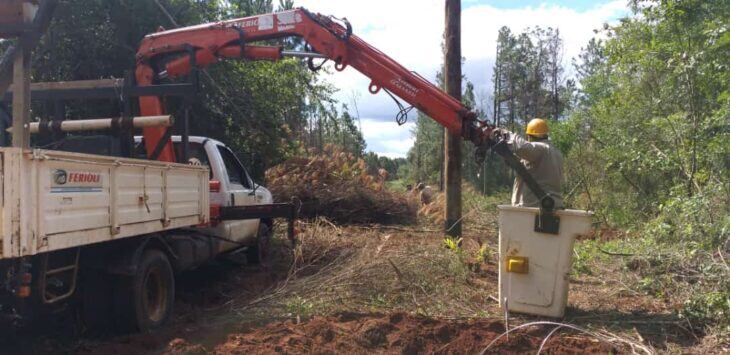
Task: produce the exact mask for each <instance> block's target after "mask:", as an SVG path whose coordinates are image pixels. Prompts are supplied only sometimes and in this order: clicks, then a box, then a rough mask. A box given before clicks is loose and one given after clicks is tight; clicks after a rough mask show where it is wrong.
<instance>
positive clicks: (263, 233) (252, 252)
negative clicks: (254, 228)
mask: <svg viewBox="0 0 730 355" xmlns="http://www.w3.org/2000/svg"><path fill="white" fill-rule="evenodd" d="M272 234H273V230H272V229H271V227H269V225H268V224H266V223H263V222H261V223H260V224H259V231H258V234H257V235H256V245H255V246H252V247H250V248H249V249H248V250H246V260H248V261H249V262H250V263H252V264H257V265H259V266H261V268H263V269H268V268H269V267H270V266H271V235H272Z"/></svg>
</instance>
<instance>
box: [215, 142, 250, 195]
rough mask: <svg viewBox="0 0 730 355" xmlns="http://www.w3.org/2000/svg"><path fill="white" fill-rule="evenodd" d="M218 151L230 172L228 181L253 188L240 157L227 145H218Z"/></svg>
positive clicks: (227, 170)
mask: <svg viewBox="0 0 730 355" xmlns="http://www.w3.org/2000/svg"><path fill="white" fill-rule="evenodd" d="M218 151H219V152H220V153H221V158H222V159H223V164H224V165H225V166H226V172H227V173H228V181H230V183H231V184H239V185H242V186H243V187H244V188H247V189H251V188H253V186H251V180H250V179H249V178H248V174H247V173H246V169H244V168H243V165H241V162H239V161H238V158H236V156H235V155H234V154H233V153H232V152H231V151H230V150H229V149H228V148H226V147H222V146H218Z"/></svg>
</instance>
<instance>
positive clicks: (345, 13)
mask: <svg viewBox="0 0 730 355" xmlns="http://www.w3.org/2000/svg"><path fill="white" fill-rule="evenodd" d="M295 3H296V6H303V7H305V8H307V9H308V10H310V11H313V12H320V13H322V14H325V15H334V16H336V17H340V18H341V17H346V18H347V19H348V20H349V21H350V22H351V23H352V25H353V32H354V33H355V34H356V35H358V36H359V37H360V38H362V39H363V40H365V41H366V42H368V43H370V44H371V45H372V46H374V47H376V48H378V49H380V50H381V51H383V52H384V53H386V54H388V56H390V57H391V58H393V59H395V60H396V61H398V62H399V63H400V64H402V65H403V66H405V67H406V68H408V69H410V70H413V71H416V72H418V73H419V74H421V75H422V76H423V77H425V78H426V79H428V80H431V81H432V82H433V81H435V76H436V72H437V71H438V69H439V68H440V67H441V66H442V60H443V58H442V53H441V42H442V38H443V31H444V0H297V1H295ZM628 14H629V9H628V7H627V0H599V1H586V0H555V1H535V0H462V24H461V26H462V28H461V31H462V34H461V36H462V56H463V57H464V58H465V62H464V67H463V69H462V71H463V73H464V75H465V76H466V78H467V79H468V80H469V81H471V82H472V83H474V85H475V89H476V90H475V91H476V94H477V99H478V100H479V99H480V98H481V99H486V98H487V97H488V96H489V94H490V93H491V88H492V85H491V77H492V67H493V65H494V58H495V51H496V46H497V32H498V30H499V28H501V27H502V26H508V27H510V28H511V30H512V32H513V33H520V32H522V31H523V30H526V29H527V28H529V27H534V26H541V27H553V28H557V29H559V30H560V33H561V35H562V38H563V41H564V47H565V48H564V51H565V53H564V56H563V58H564V64H565V66H566V67H569V66H570V63H571V59H572V58H573V57H577V55H578V54H579V53H580V49H581V47H583V46H585V44H586V43H587V42H588V40H590V39H591V38H592V37H594V36H595V33H594V31H593V30H594V29H599V28H601V27H603V24H604V23H614V22H616V21H617V20H618V19H619V18H621V17H624V16H626V15H628ZM329 72H330V73H328V74H324V78H325V80H327V81H328V82H330V83H332V84H333V85H334V86H335V87H336V88H337V89H339V91H338V92H337V95H336V99H338V100H339V101H340V102H342V103H345V104H347V105H348V106H349V108H350V111H351V112H352V113H353V114H356V115H359V118H360V125H361V128H362V132H363V135H364V137H365V141H366V142H367V151H373V152H375V153H377V154H379V155H383V156H388V157H391V158H395V157H405V156H406V154H407V153H408V149H409V148H410V147H412V146H413V141H414V139H413V137H412V134H411V133H412V130H413V128H414V127H415V120H416V117H417V113H416V112H415V110H414V111H412V113H411V114H410V115H409V121H408V123H406V124H405V125H403V126H398V124H397V123H396V122H395V115H396V113H397V111H398V110H397V108H396V106H395V103H394V102H393V101H392V99H390V97H388V95H387V94H385V93H384V92H381V93H379V94H377V95H371V94H370V93H369V92H368V91H367V87H368V84H369V83H370V81H369V79H368V78H367V77H365V76H363V75H362V74H360V73H359V72H357V71H356V70H354V69H352V68H349V67H348V68H347V69H345V71H343V72H336V71H334V70H333V69H332V70H329ZM568 74H570V73H568ZM356 108H357V109H356Z"/></svg>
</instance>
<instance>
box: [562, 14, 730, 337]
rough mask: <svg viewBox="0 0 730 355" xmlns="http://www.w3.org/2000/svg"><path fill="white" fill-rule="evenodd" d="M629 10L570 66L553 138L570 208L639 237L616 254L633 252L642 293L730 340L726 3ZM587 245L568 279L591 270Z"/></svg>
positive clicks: (592, 253) (593, 251)
mask: <svg viewBox="0 0 730 355" xmlns="http://www.w3.org/2000/svg"><path fill="white" fill-rule="evenodd" d="M632 4H633V8H634V11H635V13H636V15H635V16H633V17H631V18H628V19H624V20H622V21H621V22H620V24H618V25H617V26H614V27H607V28H606V33H605V34H606V37H607V38H606V39H605V40H603V41H601V40H592V41H591V42H589V43H588V45H587V47H586V48H584V52H583V54H582V55H581V56H580V58H579V60H577V61H574V65H575V67H576V72H577V73H578V76H579V79H580V84H581V90H580V92H579V93H578V95H577V96H578V102H577V104H578V106H577V107H576V108H575V109H574V110H573V111H572V112H571V115H570V118H569V119H568V120H567V121H566V122H561V123H560V124H559V125H557V126H555V127H554V128H555V129H554V134H553V140H554V141H556V142H557V144H558V146H559V147H560V149H561V150H563V151H564V152H566V153H567V154H566V156H567V159H566V162H567V166H566V175H567V177H568V188H569V189H570V190H572V191H574V192H575V193H573V194H570V195H569V196H568V198H569V203H572V204H573V205H577V206H581V207H583V208H587V209H593V210H595V211H596V212H597V213H598V215H599V216H600V218H601V219H602V220H603V222H605V223H607V224H608V225H611V226H613V227H618V228H622V229H629V230H633V231H634V232H633V233H632V234H634V235H635V236H636V237H637V238H631V239H627V240H625V241H621V242H620V243H618V244H614V245H613V247H619V248H622V249H624V250H631V251H632V252H633V253H635V256H633V257H632V258H630V260H628V262H627V264H626V267H627V268H628V269H630V270H633V271H637V272H638V273H639V274H640V275H641V277H640V278H639V279H637V280H635V285H634V286H635V287H636V288H637V289H638V290H640V291H643V292H645V293H647V294H651V295H654V296H656V297H661V298H665V299H668V300H673V301H674V302H677V301H678V302H677V303H680V304H683V306H682V307H681V309H679V311H678V313H679V314H680V315H681V316H682V317H685V318H686V319H688V320H689V321H690V323H691V324H692V325H693V326H695V327H707V326H713V325H718V326H720V327H724V329H725V330H724V331H725V332H728V331H730V327H729V326H728V323H727V319H728V309H730V306H729V304H728V302H730V300H728V294H729V292H728V291H729V287H730V286H728V285H729V283H728V281H727V270H728V269H727V264H726V263H725V262H723V261H722V256H723V255H728V254H729V253H730V249H728V248H730V245H729V244H728V230H729V229H730V207H729V206H730V197H729V196H730V173H729V172H728V168H729V167H730V158H728V157H730V140H729V138H730V136H729V134H728V133H730V130H728V127H729V126H728V122H730V74H728V73H729V72H730V71H729V70H728V61H727V58H728V57H729V55H730V45H729V44H730V24H729V23H728V19H729V18H730V3H728V2H726V1H699V0H690V1H679V0H670V1H634V2H632ZM612 243H613V242H612ZM582 244H584V245H583V246H579V247H578V248H577V249H576V251H577V257H576V263H575V265H574V269H575V270H577V271H580V272H590V269H589V264H590V259H591V258H595V257H596V255H599V254H600V253H597V250H598V248H595V247H594V246H592V244H590V243H585V242H584V243H582ZM619 244H620V245H619ZM607 245H608V243H603V247H604V248H606V246H607ZM688 275H689V276H688Z"/></svg>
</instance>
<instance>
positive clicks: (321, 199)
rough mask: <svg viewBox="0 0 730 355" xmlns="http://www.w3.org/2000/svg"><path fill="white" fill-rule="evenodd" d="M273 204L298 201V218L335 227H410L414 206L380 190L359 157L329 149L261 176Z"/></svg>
mask: <svg viewBox="0 0 730 355" xmlns="http://www.w3.org/2000/svg"><path fill="white" fill-rule="evenodd" d="M266 181H267V184H268V187H269V189H270V190H271V192H272V193H273V194H274V197H275V199H276V200H277V201H280V202H288V201H290V200H291V199H292V198H293V197H298V198H299V199H300V200H301V201H302V209H301V210H300V215H301V216H302V217H305V218H316V217H320V216H321V217H326V218H327V219H329V220H331V221H333V222H337V223H379V224H410V223H415V221H416V214H417V206H416V204H414V203H413V202H412V201H410V200H409V199H408V198H407V197H406V196H405V195H402V194H398V193H395V192H392V191H388V190H386V189H385V188H384V186H383V185H384V183H385V179H384V177H382V176H380V177H375V176H373V175H370V174H368V172H367V165H366V164H365V161H364V160H362V159H358V158H356V157H355V156H354V155H352V154H349V153H345V152H343V151H342V150H341V149H339V148H337V147H335V146H331V145H328V146H327V147H325V149H324V151H323V152H321V153H316V152H314V151H310V154H309V156H308V157H301V158H294V159H291V160H288V161H286V162H284V163H282V164H280V165H277V166H275V167H273V168H271V169H269V170H268V171H267V172H266Z"/></svg>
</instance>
